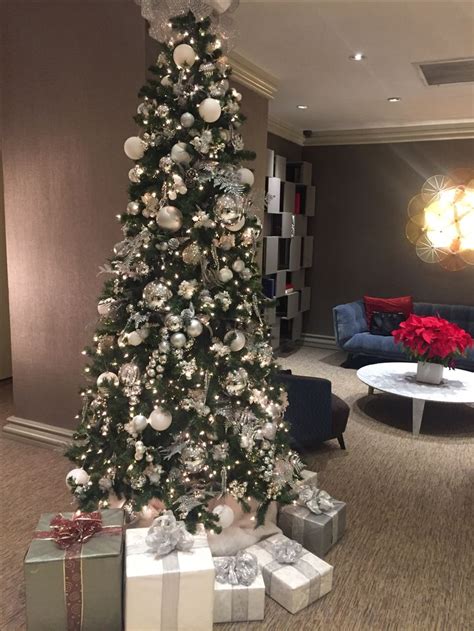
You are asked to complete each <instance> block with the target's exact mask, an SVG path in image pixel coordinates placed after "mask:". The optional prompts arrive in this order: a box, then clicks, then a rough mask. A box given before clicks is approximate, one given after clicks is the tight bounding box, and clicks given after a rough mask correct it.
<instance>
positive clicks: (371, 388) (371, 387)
mask: <svg viewBox="0 0 474 631" xmlns="http://www.w3.org/2000/svg"><path fill="white" fill-rule="evenodd" d="M369 394H374V388H373V386H369Z"/></svg>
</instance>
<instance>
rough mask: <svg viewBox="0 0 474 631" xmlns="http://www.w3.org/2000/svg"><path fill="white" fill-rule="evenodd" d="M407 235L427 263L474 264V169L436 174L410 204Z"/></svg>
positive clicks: (455, 266)
mask: <svg viewBox="0 0 474 631" xmlns="http://www.w3.org/2000/svg"><path fill="white" fill-rule="evenodd" d="M408 216H409V220H408V223H407V228H406V234H407V237H408V239H409V241H411V243H413V244H414V246H415V248H416V253H417V254H418V256H419V257H420V259H421V260H422V261H424V262H425V263H439V264H440V265H441V267H443V268H444V269H447V270H449V271H451V272H456V271H458V270H460V269H463V268H464V267H466V266H467V265H474V169H458V170H457V171H454V172H453V173H450V174H449V175H433V176H432V177H430V178H428V179H427V180H426V182H425V183H424V184H423V187H422V189H421V193H419V194H418V195H415V197H413V198H412V199H411V200H410V203H409V204H408Z"/></svg>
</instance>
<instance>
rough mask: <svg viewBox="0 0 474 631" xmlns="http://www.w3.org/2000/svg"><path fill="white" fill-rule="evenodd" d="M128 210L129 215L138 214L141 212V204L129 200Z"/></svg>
mask: <svg viewBox="0 0 474 631" xmlns="http://www.w3.org/2000/svg"><path fill="white" fill-rule="evenodd" d="M127 212H128V214H129V215H138V213H139V212H140V204H139V203H138V202H129V203H128V204H127Z"/></svg>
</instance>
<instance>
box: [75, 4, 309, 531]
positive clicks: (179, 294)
mask: <svg viewBox="0 0 474 631" xmlns="http://www.w3.org/2000/svg"><path fill="white" fill-rule="evenodd" d="M152 4H153V3H152ZM173 4H174V5H176V6H177V5H178V4H179V5H181V7H182V6H183V4H184V5H186V7H185V10H183V9H181V10H180V11H177V13H178V15H174V17H172V18H169V17H168V19H167V20H166V21H163V19H162V18H163V16H162V15H160V16H158V18H157V16H156V15H154V16H151V17H154V18H155V19H154V21H153V19H151V18H150V21H151V25H152V29H153V28H154V29H155V32H156V31H158V35H159V37H160V38H161V39H162V40H163V39H164V40H165V43H164V45H163V48H162V52H161V53H160V54H159V56H158V59H157V62H156V65H154V66H153V67H152V68H151V69H150V70H151V73H152V78H151V79H150V80H149V81H148V82H147V84H146V85H145V86H144V87H143V88H142V89H141V91H140V93H139V97H140V98H141V102H140V104H139V106H138V113H137V115H136V117H135V121H136V123H137V124H138V125H139V126H140V128H141V131H140V135H139V136H135V137H131V138H129V139H128V140H127V141H126V142H125V146H124V149H125V153H126V154H127V156H128V157H129V158H131V159H132V160H134V166H133V167H132V169H131V170H130V172H129V179H130V182H131V183H130V186H129V199H130V201H129V203H128V206H127V209H126V212H125V213H124V214H122V215H121V216H120V222H121V225H122V231H123V240H122V241H121V242H120V243H117V244H116V245H115V247H114V255H113V257H112V258H111V259H110V261H109V262H108V264H107V265H106V266H105V268H104V271H105V272H107V273H109V274H110V275H111V276H110V280H108V281H107V282H106V283H105V286H104V290H103V295H102V296H101V298H100V301H99V303H98V312H99V316H100V317H99V321H98V325H97V329H96V334H95V336H94V339H93V344H92V345H91V347H90V348H87V349H86V350H85V351H84V352H85V353H86V354H87V355H88V358H89V359H88V363H87V366H86V368H85V371H86V374H87V377H88V382H89V384H88V386H87V387H86V388H84V390H83V391H82V398H83V407H82V412H81V415H80V422H79V427H78V429H77V431H76V433H75V435H74V443H73V445H72V447H71V448H70V449H69V451H68V456H69V458H70V459H71V460H72V461H73V462H74V463H75V465H76V468H75V469H74V470H73V471H71V472H70V474H69V475H68V478H67V481H68V484H69V485H70V486H71V490H72V492H73V494H74V496H75V498H76V499H77V502H78V505H79V507H80V508H81V509H83V510H93V509H96V508H97V507H106V506H108V505H109V497H110V495H111V494H115V495H116V496H117V497H118V498H122V499H124V500H125V502H126V507H128V508H129V509H130V510H133V511H135V510H139V509H140V508H142V507H143V506H146V505H147V504H148V503H149V502H150V501H156V500H158V501H159V502H160V503H161V504H162V505H163V506H164V507H166V508H167V509H171V510H172V511H173V512H174V513H175V515H176V517H177V518H179V519H184V520H185V522H186V525H187V527H188V528H189V529H190V530H191V531H193V530H194V529H195V527H196V524H197V523H203V524H204V525H205V526H206V527H207V528H214V529H215V530H216V531H217V532H219V531H220V529H221V528H222V527H226V526H228V525H230V523H232V520H233V512H232V510H231V509H230V508H229V507H228V506H226V505H225V502H226V498H228V497H232V498H233V499H234V500H237V501H238V502H239V503H240V505H241V506H242V508H243V510H244V511H249V510H250V501H251V499H252V500H256V502H257V504H258V510H257V514H256V520H255V523H256V524H261V523H262V522H263V519H264V516H265V513H266V510H267V508H268V506H269V504H270V502H272V501H273V500H277V501H279V502H282V503H288V502H289V501H291V499H292V496H291V490H292V484H293V482H294V480H295V479H296V478H297V477H298V473H299V469H300V466H301V463H300V460H299V458H298V456H297V455H296V454H295V453H294V452H292V451H291V450H290V449H289V447H288V428H287V427H286V425H285V423H284V421H283V413H284V409H285V405H286V394H285V392H284V390H283V388H282V387H281V386H280V385H279V384H278V380H277V370H278V368H277V365H276V363H275V361H274V358H273V354H272V349H271V345H270V334H269V329H268V326H267V325H266V323H265V321H264V319H263V316H262V311H263V306H264V301H265V298H264V296H263V294H262V291H261V276H260V273H259V269H258V266H257V263H256V260H255V257H256V253H257V239H258V236H259V234H260V231H261V224H260V221H259V219H258V218H257V217H256V216H254V215H253V214H252V207H253V205H254V201H253V197H252V185H253V182H254V176H253V173H252V171H251V170H249V169H247V168H243V167H242V166H241V165H242V161H243V160H248V159H250V158H252V157H254V156H253V155H252V154H251V153H250V152H247V151H245V150H244V146H243V141H242V136H241V134H240V132H239V129H240V127H241V124H242V122H243V118H244V117H243V116H242V114H241V113H240V101H241V95H240V94H239V93H238V91H237V90H236V89H234V88H232V87H231V86H230V85H229V75H230V72H231V68H230V66H229V64H228V61H227V59H226V58H225V57H224V55H223V52H224V49H225V44H226V42H228V34H229V33H228V30H227V32H225V31H226V29H227V27H226V26H225V22H223V17H225V16H223V10H222V8H220V9H219V10H218V11H216V9H215V8H214V11H212V9H211V7H210V5H209V3H202V2H193V1H192V0H187V3H186V2H184V3H183V2H179V3H173ZM227 4H229V3H227ZM233 4H236V3H235V2H234V3H233ZM164 5H166V3H164ZM193 5H194V6H193ZM176 6H175V8H176ZM162 7H163V5H162ZM224 27H225V28H224ZM219 28H220V32H219ZM226 38H227V39H226ZM216 503H217V504H218V507H217V508H216V507H215V504H216ZM210 506H214V508H213V509H211V508H210Z"/></svg>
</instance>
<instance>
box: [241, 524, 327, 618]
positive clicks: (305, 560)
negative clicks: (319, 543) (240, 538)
mask: <svg viewBox="0 0 474 631" xmlns="http://www.w3.org/2000/svg"><path fill="white" fill-rule="evenodd" d="M282 545H283V546H284V547H287V546H289V547H290V548H293V549H294V548H295V547H296V548H300V549H301V546H300V545H299V544H298V543H297V542H294V541H291V540H290V539H288V538H287V537H285V536H284V535H274V536H273V537H269V538H268V539H264V540H263V541H260V543H258V544H256V545H254V546H250V548H247V549H246V551H247V552H251V553H252V554H255V556H256V557H257V559H258V564H259V566H260V569H261V571H262V575H263V580H264V583H265V591H266V593H267V594H268V595H269V596H271V598H273V600H275V601H276V602H277V603H279V604H280V605H282V607H285V609H287V610H288V611H289V612H290V613H297V612H298V611H300V610H301V609H304V608H305V607H307V606H308V605H310V604H311V603H313V602H315V601H316V600H318V599H319V598H321V597H322V596H324V595H325V594H327V593H328V592H330V591H331V588H332V574H333V568H332V565H329V563H326V561H323V560H322V559H320V558H318V557H317V556H315V555H314V554H312V553H311V552H308V550H305V549H304V548H302V549H301V553H300V554H295V555H294V556H295V557H296V558H295V559H294V562H292V563H287V562H282V561H281V560H277V559H278V558H279V555H278V554H277V549H278V546H282Z"/></svg>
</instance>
